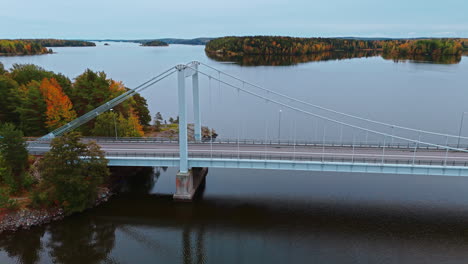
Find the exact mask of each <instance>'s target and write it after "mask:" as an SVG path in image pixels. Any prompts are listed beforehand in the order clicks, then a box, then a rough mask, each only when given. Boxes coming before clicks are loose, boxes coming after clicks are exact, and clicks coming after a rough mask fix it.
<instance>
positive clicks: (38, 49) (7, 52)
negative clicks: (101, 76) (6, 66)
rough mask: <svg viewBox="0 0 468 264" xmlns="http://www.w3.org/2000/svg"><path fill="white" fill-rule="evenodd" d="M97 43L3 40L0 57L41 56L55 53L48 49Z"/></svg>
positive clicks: (56, 40)
mask: <svg viewBox="0 0 468 264" xmlns="http://www.w3.org/2000/svg"><path fill="white" fill-rule="evenodd" d="M92 46H96V44H95V43H93V42H89V41H81V40H64V39H1V40H0V56H20V55H41V54H49V53H53V51H52V49H49V48H46V47H92Z"/></svg>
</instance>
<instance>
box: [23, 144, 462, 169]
mask: <svg viewBox="0 0 468 264" xmlns="http://www.w3.org/2000/svg"><path fill="white" fill-rule="evenodd" d="M98 144H99V145H100V146H101V148H102V150H103V151H105V153H106V156H108V157H111V156H116V157H119V156H122V157H130V156H136V157H142V156H143V157H178V156H179V145H178V143H177V142H164V141H160V142H154V141H153V142H152V141H139V142H137V141H135V142H119V141H98ZM49 148H50V147H49V145H48V144H46V143H45V144H44V143H42V144H41V143H34V144H30V145H29V147H28V149H29V151H30V152H31V153H32V154H37V155H41V154H43V153H44V152H46V151H48V150H49ZM190 157H193V158H225V159H260V160H262V159H267V160H297V161H300V160H304V161H332V162H333V161H336V162H340V161H341V162H350V161H351V162H367V163H382V162H383V163H396V164H426V165H451V166H454V165H455V166H468V153H466V152H457V151H448V152H447V151H446V150H445V149H427V148H418V149H417V151H416V152H415V148H414V147H407V146H398V145H394V146H392V147H389V146H386V147H385V148H383V147H382V146H378V145H375V146H355V147H353V146H350V145H340V146H333V145H319V144H310V145H308V144H302V145H289V144H261V143H254V144H252V143H239V144H237V143H228V142H226V143H224V142H213V143H210V142H199V143H190V144H189V158H190Z"/></svg>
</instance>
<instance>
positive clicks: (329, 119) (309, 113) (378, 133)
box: [188, 66, 468, 152]
mask: <svg viewBox="0 0 468 264" xmlns="http://www.w3.org/2000/svg"><path fill="white" fill-rule="evenodd" d="M188 67H189V68H192V67H190V66H188ZM192 69H194V68H192ZM198 72H199V73H201V74H203V75H206V76H210V75H209V74H207V73H204V72H202V71H198ZM212 78H215V77H212ZM221 82H222V83H223V84H225V85H226V86H228V87H231V88H235V89H240V91H242V92H244V93H246V94H249V95H252V96H254V97H257V98H259V99H262V100H266V101H268V102H272V103H274V104H277V105H280V106H283V107H285V108H289V109H291V110H294V111H296V112H300V113H303V114H306V115H309V116H314V117H317V118H319V119H322V120H326V121H329V122H332V123H335V124H342V125H344V126H346V127H349V128H356V129H359V130H362V131H367V132H369V133H372V134H376V135H385V136H390V135H389V134H388V133H385V132H380V131H376V130H372V129H368V128H364V127H360V126H356V125H352V124H349V123H345V122H342V121H338V120H336V119H332V118H329V117H326V116H323V115H319V114H315V113H312V112H309V111H306V110H303V109H300V108H297V107H294V106H291V105H288V104H285V103H282V102H279V101H276V100H273V99H270V98H266V97H264V96H262V95H259V94H256V93H254V92H251V91H248V90H245V89H242V88H239V87H238V86H235V85H232V84H230V83H227V82H224V81H221ZM421 133H423V132H421ZM393 137H394V138H395V139H400V140H404V141H407V142H414V143H415V142H417V140H414V139H410V138H405V137H401V136H393ZM447 137H448V136H447ZM419 143H420V144H424V145H427V146H431V147H439V148H443V149H450V150H453V151H460V152H468V150H466V149H458V148H454V147H449V146H442V145H438V144H434V143H429V142H419Z"/></svg>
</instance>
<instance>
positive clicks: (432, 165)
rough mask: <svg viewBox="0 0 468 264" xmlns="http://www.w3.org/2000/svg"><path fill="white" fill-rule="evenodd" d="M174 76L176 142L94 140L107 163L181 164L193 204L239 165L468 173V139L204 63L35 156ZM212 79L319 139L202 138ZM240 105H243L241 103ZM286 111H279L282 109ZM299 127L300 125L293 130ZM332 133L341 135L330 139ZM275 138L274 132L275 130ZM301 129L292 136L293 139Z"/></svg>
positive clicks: (45, 144) (181, 193)
mask: <svg viewBox="0 0 468 264" xmlns="http://www.w3.org/2000/svg"><path fill="white" fill-rule="evenodd" d="M173 74H176V75H177V95H178V114H179V128H180V129H179V135H178V138H177V140H170V139H164V138H96V139H87V138H85V139H84V140H96V141H97V143H98V144H99V145H100V146H101V147H102V150H103V151H105V153H106V158H107V159H108V160H109V166H155V167H157V166H167V167H179V173H178V174H177V177H176V186H177V188H176V194H175V196H174V197H175V198H178V199H191V198H192V196H193V194H194V193H195V191H196V189H197V188H198V186H199V184H201V182H202V181H203V180H204V177H205V175H206V172H207V169H204V168H242V169H246V168H249V169H272V170H306V171H338V172H356V173H390V174H407V175H435V176H468V150H467V146H466V145H464V144H463V142H467V140H468V137H461V136H460V135H458V136H457V135H450V134H445V133H438V132H433V131H426V130H421V129H416V128H410V127H405V126H401V125H397V124H389V123H385V122H380V121H376V120H372V119H368V118H364V117H360V116H356V115H352V114H349V113H344V112H340V111H336V110H333V109H329V108H326V107H323V106H320V105H316V104H313V103H310V102H307V101H304V100H301V99H298V98H294V97H291V96H288V95H286V94H282V93H279V92H276V91H274V90H272V89H268V88H265V87H262V86H260V85H257V84H254V83H251V82H249V81H246V80H242V79H241V78H239V77H236V76H234V75H232V74H229V73H226V72H224V71H221V70H219V69H217V68H214V67H212V66H210V65H207V64H204V63H200V62H196V61H194V62H190V63H187V64H181V65H177V66H175V67H171V68H169V69H167V70H166V71H164V72H162V73H161V74H159V75H157V76H155V77H153V78H151V79H150V80H148V81H146V82H144V83H143V84H141V85H139V86H137V87H136V88H134V89H130V90H128V91H127V92H126V93H124V94H122V95H120V96H118V97H116V98H114V99H112V100H110V101H109V102H106V103H104V104H103V105H101V106H99V107H98V108H96V109H94V110H92V111H90V112H88V113H87V114H85V115H83V116H81V117H79V118H77V119H75V120H73V121H71V122H70V123H68V124H66V125H64V126H63V127H60V128H58V129H57V130H54V131H52V132H51V133H49V134H48V135H46V136H44V137H42V138H40V139H38V140H37V141H35V142H34V144H30V145H29V151H30V152H31V153H33V154H43V153H44V152H46V151H48V149H49V143H50V139H52V138H54V137H57V136H60V135H62V134H63V133H66V132H68V131H70V130H73V129H75V128H77V127H79V126H80V125H82V124H84V123H86V122H88V121H90V120H91V119H93V118H95V117H96V116H98V115H100V114H102V113H104V112H106V111H109V110H110V109H112V108H113V107H115V106H116V105H118V104H120V103H121V102H123V101H125V100H127V99H128V98H130V97H132V96H133V95H135V94H136V93H140V92H142V91H143V90H145V89H148V88H149V87H152V86H154V85H156V84H158V83H159V82H160V81H162V80H164V79H166V78H168V77H170V76H172V75H173ZM201 77H203V78H207V79H208V83H209V86H210V90H211V84H212V82H215V83H216V84H217V85H218V87H219V88H221V86H222V87H223V89H232V90H233V91H234V93H235V94H237V99H238V100H239V95H240V94H243V95H244V96H248V97H252V98H256V99H257V100H258V101H259V102H263V103H267V104H269V105H274V106H276V107H278V108H279V109H284V110H288V111H291V112H293V113H295V114H297V115H302V116H305V117H307V118H309V120H310V126H311V127H312V126H315V127H316V130H317V129H318V125H317V124H318V122H317V121H320V122H322V126H321V127H320V130H322V131H321V138H319V139H315V140H308V141H306V140H297V139H296V137H294V138H293V139H292V140H283V139H281V138H280V137H279V136H278V138H276V139H272V138H271V137H269V136H268V135H269V131H270V130H271V129H269V128H268V123H266V124H265V137H264V138H261V139H258V138H257V139H253V140H249V139H245V138H242V137H241V135H240V134H241V133H240V132H239V129H238V131H237V137H235V138H229V139H218V138H217V139H214V138H213V137H208V138H206V137H205V138H202V133H201V130H202V115H201V111H200V85H199V83H200V82H199V79H200V78H201ZM188 78H190V79H191V81H192V85H191V86H192V98H193V104H192V105H193V121H194V139H193V140H189V137H188V132H187V131H188V130H187V125H188V115H187V114H188V113H187V112H188V109H187V105H188V104H187V97H188V96H187V93H188V92H189V89H188V88H187V85H186V80H187V79H188ZM238 102H239V101H238ZM280 111H281V110H280ZM294 129H296V126H294ZM332 130H334V132H337V131H338V134H339V137H338V138H333V139H331V138H327V135H329V134H330V133H331V132H332ZM270 133H271V131H270ZM295 133H296V132H294V134H295Z"/></svg>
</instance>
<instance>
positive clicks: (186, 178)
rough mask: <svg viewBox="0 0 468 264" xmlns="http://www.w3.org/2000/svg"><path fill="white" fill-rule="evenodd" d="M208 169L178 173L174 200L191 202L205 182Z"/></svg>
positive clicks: (195, 169) (194, 169)
mask: <svg viewBox="0 0 468 264" xmlns="http://www.w3.org/2000/svg"><path fill="white" fill-rule="evenodd" d="M206 174H208V168H192V169H191V170H189V171H187V172H180V171H179V173H177V176H176V193H175V194H174V200H180V201H191V200H192V199H193V196H194V195H195V193H196V192H197V190H198V187H200V185H201V184H202V182H203V181H204V180H205V177H206Z"/></svg>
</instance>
